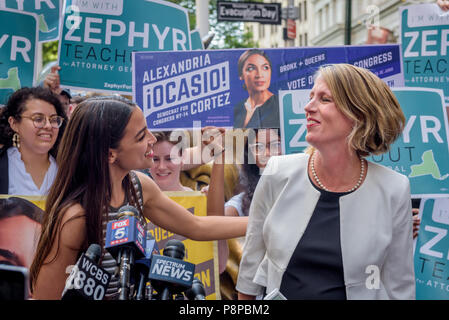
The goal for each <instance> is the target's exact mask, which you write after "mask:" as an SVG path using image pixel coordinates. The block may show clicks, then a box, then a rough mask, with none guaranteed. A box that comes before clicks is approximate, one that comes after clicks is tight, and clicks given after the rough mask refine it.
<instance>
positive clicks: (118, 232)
mask: <svg viewBox="0 0 449 320" xmlns="http://www.w3.org/2000/svg"><path fill="white" fill-rule="evenodd" d="M118 212H119V214H118V217H117V220H116V221H111V222H109V223H108V225H107V229H106V245H105V248H106V250H108V252H109V253H110V254H111V255H112V257H114V259H115V260H117V263H118V264H119V270H120V279H119V300H128V299H129V291H130V289H129V288H130V276H131V267H132V265H133V264H134V260H135V259H140V258H142V257H144V256H145V249H144V246H145V239H146V238H145V229H144V228H143V227H142V225H141V224H140V222H139V219H138V217H139V212H138V211H137V209H136V208H135V207H133V206H130V205H126V206H123V207H121V208H120V209H119V211H118Z"/></svg>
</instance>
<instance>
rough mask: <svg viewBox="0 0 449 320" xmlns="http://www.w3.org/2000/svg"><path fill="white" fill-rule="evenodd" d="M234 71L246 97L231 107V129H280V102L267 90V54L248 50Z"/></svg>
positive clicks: (256, 50) (270, 69)
mask: <svg viewBox="0 0 449 320" xmlns="http://www.w3.org/2000/svg"><path fill="white" fill-rule="evenodd" d="M237 67H238V72H239V77H240V80H243V88H244V89H245V90H247V91H248V94H249V97H248V99H245V100H244V101H241V102H240V103H238V104H237V105H236V106H235V107H234V128H279V101H278V97H277V95H275V94H273V93H272V92H271V91H270V90H269V87H270V84H271V71H272V65H271V61H270V59H269V58H268V56H267V54H266V53H265V52H264V51H262V50H259V49H249V50H247V51H245V52H244V53H243V54H242V55H241V56H240V58H239V60H238V64H237Z"/></svg>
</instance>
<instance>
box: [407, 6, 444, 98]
mask: <svg viewBox="0 0 449 320" xmlns="http://www.w3.org/2000/svg"><path fill="white" fill-rule="evenodd" d="M400 15H401V24H400V26H401V42H402V56H403V60H404V78H405V84H406V85H407V86H409V87H427V88H438V89H442V90H443V91H444V96H445V101H446V105H449V12H448V11H443V10H442V9H440V8H439V7H438V5H436V4H435V3H427V4H417V5H411V6H405V7H401V8H400Z"/></svg>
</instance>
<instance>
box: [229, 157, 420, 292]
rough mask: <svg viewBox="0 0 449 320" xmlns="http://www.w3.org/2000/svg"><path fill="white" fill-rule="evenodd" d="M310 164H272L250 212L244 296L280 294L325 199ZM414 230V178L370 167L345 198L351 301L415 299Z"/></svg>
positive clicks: (287, 160)
mask: <svg viewBox="0 0 449 320" xmlns="http://www.w3.org/2000/svg"><path fill="white" fill-rule="evenodd" d="M308 159H309V155H307V154H292V155H286V156H278V157H271V158H270V160H269V162H268V164H267V167H266V169H265V171H264V174H263V176H262V177H261V178H260V180H259V183H258V185H257V188H256V191H255V193H254V197H253V200H252V203H251V207H250V212H249V223H248V229H247V233H246V238H245V244H244V248H243V256H242V259H241V263H240V269H239V276H238V280H237V286H236V289H237V290H238V291H239V292H241V293H245V294H249V295H259V294H262V293H263V288H264V287H266V290H267V291H266V292H267V293H269V292H271V291H272V290H274V289H279V288H280V286H281V281H282V276H283V274H284V271H285V270H286V268H287V265H288V263H289V261H290V258H291V256H292V254H293V251H294V250H295V248H296V246H297V244H298V242H299V240H300V239H301V236H302V235H303V234H304V231H305V229H306V227H307V224H308V222H309V220H310V217H311V216H312V213H313V211H314V209H315V206H316V204H317V202H318V199H319V197H320V192H319V191H318V190H317V189H315V188H314V186H313V185H312V183H311V182H310V180H309V177H308V173H307V166H308ZM412 231H413V227H412V208H411V198H410V184H409V181H408V178H407V177H405V176H404V175H401V174H399V173H397V172H395V171H393V170H391V169H388V168H386V167H383V166H380V165H377V164H375V163H372V162H368V171H367V175H366V178H365V180H364V182H363V184H362V185H361V186H360V187H359V188H358V189H357V190H355V191H354V192H352V193H350V194H348V195H345V196H342V197H341V198H340V238H341V252H342V259H343V273H344V282H345V287H346V297H347V299H415V275H414V267H413V238H412V237H413V236H412ZM376 276H378V277H377V278H376ZM376 279H377V280H378V281H377V282H376Z"/></svg>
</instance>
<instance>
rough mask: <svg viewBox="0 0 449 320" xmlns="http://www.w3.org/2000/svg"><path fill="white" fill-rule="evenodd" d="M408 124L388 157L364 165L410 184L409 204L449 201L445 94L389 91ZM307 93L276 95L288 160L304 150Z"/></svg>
mask: <svg viewBox="0 0 449 320" xmlns="http://www.w3.org/2000/svg"><path fill="white" fill-rule="evenodd" d="M392 91H393V93H394V94H395V96H396V98H397V99H398V101H399V104H400V105H401V108H402V111H403V112H404V115H405V118H406V123H405V127H404V130H403V132H402V135H401V136H400V137H399V138H398V139H397V140H396V141H395V142H394V143H393V144H392V145H391V146H390V150H389V151H388V152H387V153H384V154H380V155H373V156H371V157H369V158H368V160H370V161H372V162H374V163H379V164H381V165H383V166H386V167H389V168H391V169H393V170H395V171H397V172H399V173H401V174H403V175H405V176H407V177H408V178H409V180H410V192H411V194H412V198H423V197H447V196H448V195H449V162H448V161H447V159H449V128H448V120H447V112H446V108H445V107H444V98H443V92H442V90H440V89H430V88H409V87H405V88H392ZM309 93H310V91H309V90H292V91H282V92H280V106H281V137H282V146H283V150H285V153H286V154H289V153H296V152H301V151H302V150H303V149H304V148H305V147H306V146H307V145H308V144H307V141H306V139H305V137H306V121H305V111H304V107H305V105H306V104H307V101H308V99H309Z"/></svg>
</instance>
